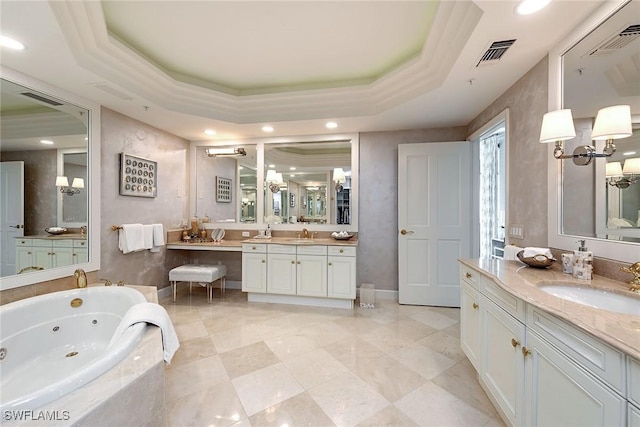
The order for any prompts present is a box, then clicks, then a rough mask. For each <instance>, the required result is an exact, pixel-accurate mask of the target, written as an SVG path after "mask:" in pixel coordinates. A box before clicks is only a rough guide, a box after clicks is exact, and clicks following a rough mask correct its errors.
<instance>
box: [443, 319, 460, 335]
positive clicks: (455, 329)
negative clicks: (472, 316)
mask: <svg viewBox="0 0 640 427" xmlns="http://www.w3.org/2000/svg"><path fill="white" fill-rule="evenodd" d="M442 332H444V333H445V334H448V335H451V336H452V337H456V338H458V339H460V323H456V324H454V325H451V326H447V327H446V328H444V329H442Z"/></svg>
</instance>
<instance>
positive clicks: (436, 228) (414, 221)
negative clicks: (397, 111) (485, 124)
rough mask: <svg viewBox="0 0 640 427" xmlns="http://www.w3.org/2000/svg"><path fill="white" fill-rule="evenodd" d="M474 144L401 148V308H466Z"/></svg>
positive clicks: (399, 185) (446, 143)
mask: <svg viewBox="0 0 640 427" xmlns="http://www.w3.org/2000/svg"><path fill="white" fill-rule="evenodd" d="M471 207H472V205H471V143H469V142H440V143H428V144H401V145H399V146H398V229H399V230H398V231H399V234H398V270H399V271H398V281H399V283H398V288H399V302H400V304H415V305H435V306H445V307H459V306H460V285H459V277H458V262H457V260H458V258H468V257H470V256H471V218H472V215H471Z"/></svg>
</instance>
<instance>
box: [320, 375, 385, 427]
mask: <svg viewBox="0 0 640 427" xmlns="http://www.w3.org/2000/svg"><path fill="white" fill-rule="evenodd" d="M308 393H309V395H310V396H311V397H312V398H313V400H315V401H316V403H317V404H318V405H319V406H320V408H322V410H323V411H324V412H325V413H326V414H327V415H328V416H329V418H331V421H333V422H334V423H335V424H336V425H339V426H355V425H356V424H358V423H360V422H362V421H364V420H366V419H367V418H369V417H371V415H373V414H375V413H376V412H378V411H380V410H382V409H383V408H385V407H387V406H388V405H389V401H388V400H387V399H385V398H384V397H383V396H381V395H380V394H378V393H377V392H376V391H375V390H374V389H373V388H372V387H371V386H369V385H368V384H367V383H365V382H364V381H362V379H360V378H359V377H358V376H357V375H355V374H354V373H352V372H348V373H346V374H343V375H340V376H338V377H336V378H333V379H331V380H329V381H327V382H325V383H323V384H320V385H319V386H317V387H314V388H312V389H309V390H308Z"/></svg>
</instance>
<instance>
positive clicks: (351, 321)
mask: <svg viewBox="0 0 640 427" xmlns="http://www.w3.org/2000/svg"><path fill="white" fill-rule="evenodd" d="M333 322H334V323H335V324H336V325H338V326H340V327H342V328H344V329H346V330H347V331H349V332H351V333H352V334H354V335H358V334H366V333H368V332H372V331H373V330H374V329H377V328H381V327H382V325H381V324H379V323H377V322H374V321H373V320H371V319H367V318H364V317H343V318H340V319H337V320H334V321H333Z"/></svg>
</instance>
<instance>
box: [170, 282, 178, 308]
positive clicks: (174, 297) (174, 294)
mask: <svg viewBox="0 0 640 427" xmlns="http://www.w3.org/2000/svg"><path fill="white" fill-rule="evenodd" d="M171 284H172V285H173V302H174V304H175V302H176V285H177V284H176V281H175V280H174V281H172V282H171Z"/></svg>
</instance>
